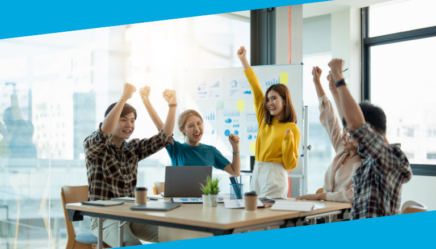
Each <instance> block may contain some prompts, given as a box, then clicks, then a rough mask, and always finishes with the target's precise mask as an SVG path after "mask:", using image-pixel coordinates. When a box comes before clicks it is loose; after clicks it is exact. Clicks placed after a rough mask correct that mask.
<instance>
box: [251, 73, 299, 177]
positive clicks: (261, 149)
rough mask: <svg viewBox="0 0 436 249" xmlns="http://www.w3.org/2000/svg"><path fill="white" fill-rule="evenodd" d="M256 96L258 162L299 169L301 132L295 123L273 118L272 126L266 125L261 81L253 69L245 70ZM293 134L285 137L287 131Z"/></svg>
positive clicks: (287, 168) (288, 168)
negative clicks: (280, 164)
mask: <svg viewBox="0 0 436 249" xmlns="http://www.w3.org/2000/svg"><path fill="white" fill-rule="evenodd" d="M244 73H245V76H247V79H248V82H249V83H250V86H251V89H252V90H253V95H254V107H255V110H256V116H257V122H258V124H259V131H258V133H257V140H256V151H255V152H256V153H255V155H256V161H259V162H276V163H283V165H284V166H285V169H286V170H291V169H295V167H297V159H298V146H299V145H300V130H299V129H298V127H297V125H296V124H295V123H291V122H289V123H279V120H277V119H276V118H274V117H273V118H272V122H271V125H268V124H266V123H265V119H264V115H265V113H264V110H263V99H264V98H265V95H264V94H263V92H262V88H261V87H260V83H259V80H258V79H257V77H256V74H255V73H254V71H253V69H252V68H249V69H247V70H244ZM288 129H289V130H291V132H290V133H289V134H287V135H285V132H286V130H288Z"/></svg>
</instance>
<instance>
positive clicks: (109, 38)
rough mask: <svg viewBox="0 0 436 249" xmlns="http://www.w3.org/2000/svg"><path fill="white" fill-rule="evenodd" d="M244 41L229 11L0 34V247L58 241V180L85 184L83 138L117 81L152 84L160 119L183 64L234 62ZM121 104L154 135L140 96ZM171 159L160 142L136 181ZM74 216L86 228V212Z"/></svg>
mask: <svg viewBox="0 0 436 249" xmlns="http://www.w3.org/2000/svg"><path fill="white" fill-rule="evenodd" d="M210 27H214V28H213V29H211V28H210ZM249 44H250V26H249V19H248V18H247V20H245V21H244V20H243V19H241V18H238V19H233V18H230V17H229V15H227V16H219V15H218V16H205V17H196V18H188V19H179V20H168V21H161V22H153V23H144V24H135V25H127V26H117V27H110V28H101V29H92V30H83V31H74V32H65V33H57V34H49V35H41V36H32V37H23V38H16V39H7V40H0V125H1V126H0V133H1V134H0V143H1V146H0V149H1V151H0V171H1V174H0V248H65V244H66V239H67V234H66V229H65V222H64V214H63V209H62V204H61V199H60V191H61V187H62V186H65V185H73V186H77V185H87V184H88V183H87V177H86V167H85V161H84V151H83V145H82V143H83V140H84V139H85V138H86V137H87V136H88V135H90V134H91V133H92V132H93V131H95V130H96V129H97V127H98V125H99V123H100V122H102V121H103V118H104V112H105V110H106V108H107V107H108V106H109V104H111V103H113V102H116V101H117V100H118V99H119V97H120V96H121V93H122V87H123V84H124V82H129V83H132V84H134V85H135V86H136V87H137V88H140V87H143V86H145V85H148V86H151V89H152V95H151V101H152V102H153V103H154V105H155V107H156V110H157V112H158V113H159V115H160V116H161V118H162V120H165V117H166V113H167V108H168V107H167V105H166V104H165V102H164V100H163V99H161V98H160V97H159V96H161V94H160V93H161V92H162V91H163V90H164V89H166V88H171V89H177V86H178V84H179V83H180V81H181V79H182V77H183V75H184V73H185V72H186V70H197V69H202V68H226V67H235V66H240V65H239V61H238V59H237V57H236V50H237V48H238V47H239V46H240V45H245V46H246V47H247V49H249ZM153 93H156V94H153ZM129 103H130V104H132V105H133V106H135V107H136V109H137V111H138V120H137V122H136V127H137V128H136V130H135V133H134V134H133V135H132V137H135V138H136V137H140V138H142V137H150V136H152V135H154V134H156V133H157V130H156V128H155V127H154V125H153V123H152V122H151V120H150V118H149V116H148V114H147V112H146V110H145V108H144V107H143V106H142V102H141V101H140V97H139V95H135V96H134V97H133V98H132V99H131V100H130V101H129ZM180 111H181V110H178V112H179V113H180ZM175 138H176V139H179V140H182V137H181V136H180V134H179V133H177V132H176V133H175ZM225 156H228V158H229V159H231V157H230V155H225ZM244 160H245V161H244ZM246 161H248V159H247V158H244V159H243V162H246ZM170 164H171V161H170V159H169V157H168V155H167V153H166V151H165V150H162V151H160V152H159V153H156V154H155V155H153V156H151V157H149V158H147V159H146V160H143V161H141V162H140V163H139V165H140V167H139V174H138V185H142V186H146V187H148V188H149V189H151V188H152V187H153V183H154V182H157V181H163V180H164V167H165V166H168V165H170ZM244 167H245V168H246V169H249V165H248V164H245V163H244ZM222 176H224V175H222ZM223 178H224V177H223ZM222 182H223V184H225V185H226V186H227V185H228V182H227V181H225V180H224V181H222ZM74 225H75V228H76V229H77V233H79V232H81V231H89V220H87V219H85V220H84V221H81V222H75V224H74Z"/></svg>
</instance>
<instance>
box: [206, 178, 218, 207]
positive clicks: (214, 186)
mask: <svg viewBox="0 0 436 249" xmlns="http://www.w3.org/2000/svg"><path fill="white" fill-rule="evenodd" d="M219 181H220V179H219V178H214V179H211V178H210V177H208V178H207V185H208V186H209V190H210V194H209V197H210V206H211V207H216V206H217V198H218V193H219V192H220V188H219V187H218V183H219Z"/></svg>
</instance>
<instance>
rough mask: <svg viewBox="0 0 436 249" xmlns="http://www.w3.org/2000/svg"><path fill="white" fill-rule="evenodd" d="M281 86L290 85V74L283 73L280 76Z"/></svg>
mask: <svg viewBox="0 0 436 249" xmlns="http://www.w3.org/2000/svg"><path fill="white" fill-rule="evenodd" d="M280 84H285V85H287V84H288V73H281V74H280Z"/></svg>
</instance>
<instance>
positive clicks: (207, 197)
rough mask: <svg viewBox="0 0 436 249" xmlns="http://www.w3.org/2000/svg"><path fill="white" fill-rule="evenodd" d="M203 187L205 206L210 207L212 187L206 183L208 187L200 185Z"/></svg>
mask: <svg viewBox="0 0 436 249" xmlns="http://www.w3.org/2000/svg"><path fill="white" fill-rule="evenodd" d="M200 185H201V187H200V189H201V191H203V195H202V197H203V206H209V205H210V204H209V203H210V199H209V194H210V187H209V184H208V183H207V182H206V186H204V185H203V184H202V183H200Z"/></svg>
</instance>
